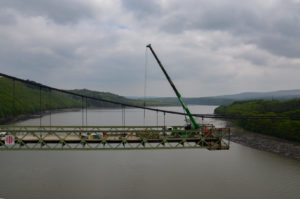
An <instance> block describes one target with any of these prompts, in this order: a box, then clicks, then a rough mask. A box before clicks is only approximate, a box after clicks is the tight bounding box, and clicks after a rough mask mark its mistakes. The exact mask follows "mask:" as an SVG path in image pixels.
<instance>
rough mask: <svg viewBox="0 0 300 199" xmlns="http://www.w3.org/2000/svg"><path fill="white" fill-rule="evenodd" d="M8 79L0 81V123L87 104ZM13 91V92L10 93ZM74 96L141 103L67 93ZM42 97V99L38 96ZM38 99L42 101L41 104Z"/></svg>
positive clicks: (97, 94) (112, 96)
mask: <svg viewBox="0 0 300 199" xmlns="http://www.w3.org/2000/svg"><path fill="white" fill-rule="evenodd" d="M13 85H14V84H13V81H12V80H10V79H7V78H3V77H2V78H0V121H2V122H3V121H8V120H10V119H12V118H15V117H16V116H20V115H31V114H36V113H40V112H41V111H42V112H45V111H47V110H58V109H68V108H81V107H82V105H83V106H84V107H85V105H86V102H85V99H84V100H83V103H82V99H81V97H78V96H74V95H70V94H65V93H61V92H57V91H51V92H50V91H49V90H48V89H41V92H40V88H39V87H37V86H33V85H29V84H24V83H21V82H17V81H15V89H13ZM13 90H14V92H13ZM70 91H71V92H73V93H78V94H83V95H87V96H91V97H95V98H100V99H105V100H111V101H116V102H122V103H126V104H132V105H140V106H142V105H143V103H144V102H143V101H140V100H130V99H127V98H125V97H122V96H119V95H115V94H112V93H107V92H97V91H90V90H87V89H76V90H70ZM40 94H41V95H40ZM40 99H41V100H40ZM146 104H147V105H148V106H151V105H152V106H153V105H165V104H162V103H158V102H147V103H146ZM87 106H88V107H120V105H116V104H112V103H106V102H101V101H96V100H90V99H88V100H87Z"/></svg>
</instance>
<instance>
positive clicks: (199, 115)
mask: <svg viewBox="0 0 300 199" xmlns="http://www.w3.org/2000/svg"><path fill="white" fill-rule="evenodd" d="M0 76H3V77H6V78H9V79H12V80H16V81H19V82H23V83H25V84H30V85H35V86H41V87H43V88H48V89H51V90H54V91H58V92H62V93H66V94H70V95H74V96H78V97H87V98H88V99H93V100H96V101H102V102H108V103H112V104H119V105H123V106H127V107H131V108H139V109H146V110H150V111H159V112H164V113H169V114H175V115H187V114H186V113H183V112H176V111H167V110H163V109H157V108H150V107H143V106H138V105H133V104H127V103H122V102H116V101H112V100H107V99H102V98H98V97H92V96H87V95H83V94H78V93H74V92H71V91H68V90H63V89H58V88H54V87H50V86H46V85H43V84H40V83H36V82H33V81H30V80H24V79H20V78H17V77H13V76H10V75H6V74H3V73H0ZM191 115H193V116H194V117H204V118H219V119H222V118H224V119H290V120H300V117H291V116H240V115H215V114H191Z"/></svg>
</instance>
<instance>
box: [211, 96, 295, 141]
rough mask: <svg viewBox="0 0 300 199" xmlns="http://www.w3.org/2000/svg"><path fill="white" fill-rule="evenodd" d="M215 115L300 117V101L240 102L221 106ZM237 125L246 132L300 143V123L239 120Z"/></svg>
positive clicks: (293, 121) (270, 120)
mask: <svg viewBox="0 0 300 199" xmlns="http://www.w3.org/2000/svg"><path fill="white" fill-rule="evenodd" d="M215 114H220V115H225V116H290V117H298V118H299V117H300V99H295V100H288V101H273V100H272V101H271V100H253V101H238V102H235V103H233V104H231V105H227V106H220V107H218V108H216V109H215ZM236 124H237V125H238V126H240V127H242V128H244V129H246V130H250V131H254V132H257V133H262V134H266V135H271V136H276V137H279V138H284V139H287V140H292V141H298V142H300V121H296V120H278V119H277V120H276V119H239V120H236Z"/></svg>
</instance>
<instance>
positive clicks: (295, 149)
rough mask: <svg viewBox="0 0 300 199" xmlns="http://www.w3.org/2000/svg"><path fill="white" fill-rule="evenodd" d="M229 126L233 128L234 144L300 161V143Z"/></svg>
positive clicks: (232, 138) (231, 139) (229, 124)
mask: <svg viewBox="0 0 300 199" xmlns="http://www.w3.org/2000/svg"><path fill="white" fill-rule="evenodd" d="M227 126H228V127H230V128H231V137H230V141H232V142H235V143H238V144H242V145H245V146H248V147H251V148H254V149H258V150H261V151H267V152H271V153H276V154H279V155H282V156H285V157H289V158H293V159H296V160H300V143H297V142H292V141H287V140H284V139H280V138H276V137H272V136H268V135H263V134H259V133H254V132H250V131H246V130H244V129H242V128H240V127H237V126H234V125H233V124H231V123H230V122H228V123H227Z"/></svg>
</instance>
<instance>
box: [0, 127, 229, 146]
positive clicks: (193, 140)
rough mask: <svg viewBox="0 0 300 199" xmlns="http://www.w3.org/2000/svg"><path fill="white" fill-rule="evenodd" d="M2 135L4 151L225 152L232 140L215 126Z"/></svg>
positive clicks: (5, 130)
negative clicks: (194, 128) (150, 150)
mask: <svg viewBox="0 0 300 199" xmlns="http://www.w3.org/2000/svg"><path fill="white" fill-rule="evenodd" d="M0 131H1V132H2V137H0V150H57V149H59V150H72V149H73V150H75V149H78V150H88V149H90V150H91V149H94V150H104V149H106V150H110V149H175V148H207V149H209V150H225V149H229V138H230V136H229V134H230V131H229V129H228V128H214V127H213V126H212V125H204V126H202V127H201V128H200V129H197V130H185V129H184V127H182V126H177V127H173V128H172V129H167V128H165V127H161V126H160V127H157V126H143V127H141V126H125V127H124V126H123V127H122V126H119V127H98V126H93V127H82V126H56V127H53V126H51V127H49V126H41V127H35V126H0ZM8 136H10V137H12V138H13V142H12V143H8V142H7V140H6V138H7V137H8ZM224 138H226V139H227V141H226V140H224ZM10 141H12V140H10Z"/></svg>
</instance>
